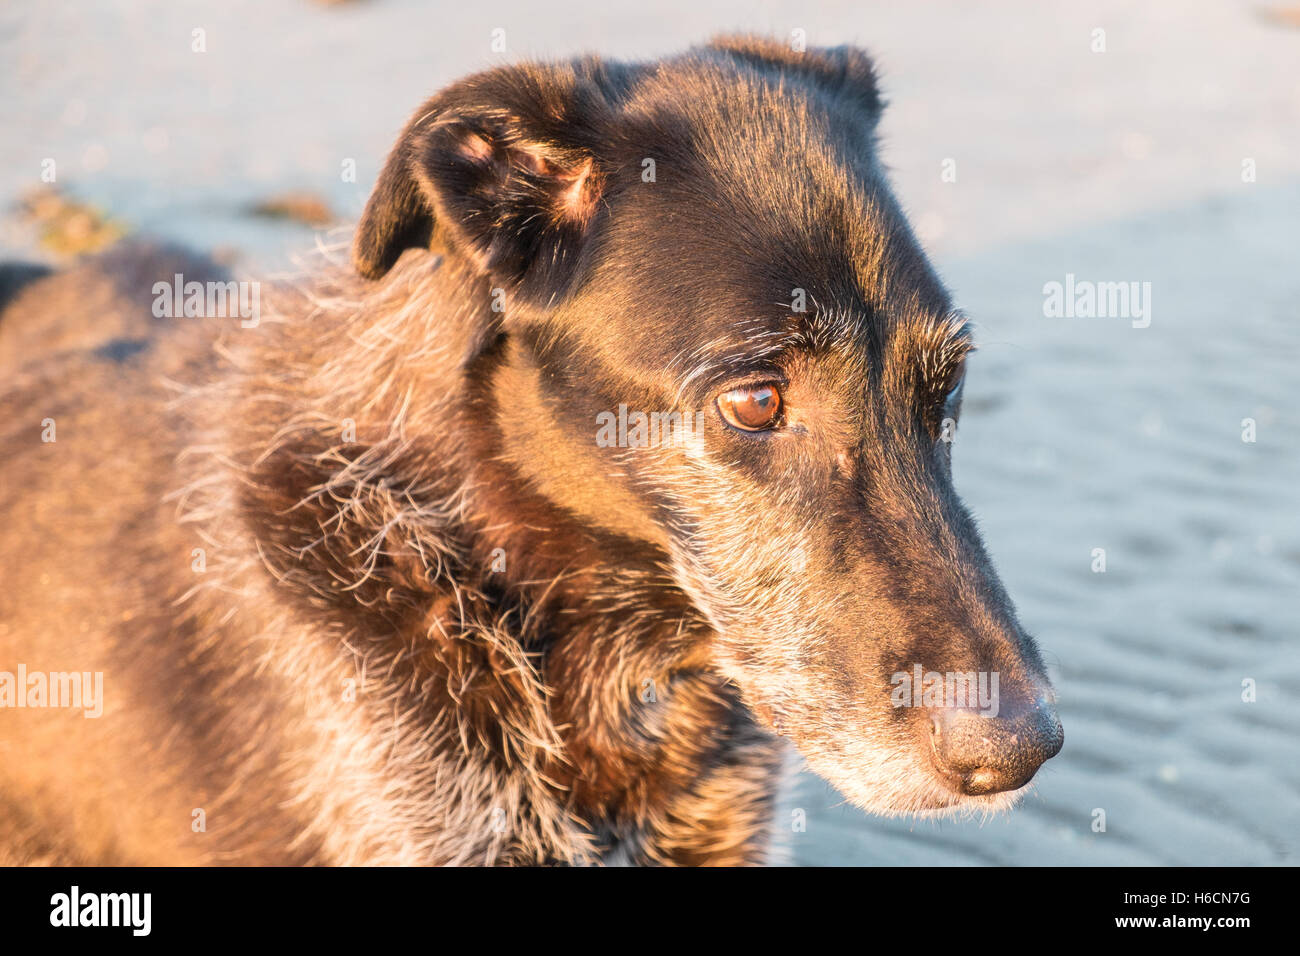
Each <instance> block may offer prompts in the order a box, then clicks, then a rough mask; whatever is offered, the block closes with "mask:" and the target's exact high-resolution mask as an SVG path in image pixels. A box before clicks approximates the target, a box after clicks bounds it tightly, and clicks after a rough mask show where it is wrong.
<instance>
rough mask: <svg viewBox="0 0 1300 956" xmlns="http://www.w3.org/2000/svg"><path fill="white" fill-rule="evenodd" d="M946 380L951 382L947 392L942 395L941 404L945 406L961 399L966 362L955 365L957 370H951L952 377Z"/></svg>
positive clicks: (964, 383)
mask: <svg viewBox="0 0 1300 956" xmlns="http://www.w3.org/2000/svg"><path fill="white" fill-rule="evenodd" d="M948 381H949V382H950V383H951V384H949V386H948V392H947V394H945V395H944V396H943V404H944V407H945V408H948V407H950V406H952V405H956V404H957V402H958V401H959V400H960V399H961V390H962V389H963V388H965V387H966V363H965V362H964V361H963V362H962V363H961V365H959V366H957V370H956V371H955V372H953V374H952V377H951V378H949V379H948Z"/></svg>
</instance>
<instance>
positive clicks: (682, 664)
mask: <svg viewBox="0 0 1300 956" xmlns="http://www.w3.org/2000/svg"><path fill="white" fill-rule="evenodd" d="M878 110H879V98H878V96H877V93H876V89H875V83H874V78H873V76H872V73H871V69H870V64H869V62H868V61H867V59H866V57H865V56H864V55H863V54H861V53H859V52H858V51H853V50H836V51H810V52H809V53H808V54H806V55H802V56H796V55H794V54H791V53H789V52H788V51H785V50H784V48H782V47H780V46H778V45H776V44H768V43H765V42H763V41H755V40H748V39H741V40H723V41H719V42H718V43H717V44H716V45H715V46H714V47H711V48H708V49H706V50H701V51H696V52H694V53H693V54H690V55H688V56H686V57H683V58H679V59H677V60H672V61H665V62H664V63H661V64H650V65H644V66H621V65H617V64H606V63H601V62H599V61H595V60H582V61H577V62H576V63H574V64H570V65H558V66H527V67H514V68H503V69H501V70H497V71H492V72H490V73H487V74H482V75H480V76H478V77H473V78H470V79H468V80H466V81H463V82H462V83H460V84H456V85H454V86H453V87H451V88H449V89H448V90H447V91H444V92H443V93H441V94H439V95H438V96H437V97H435V98H434V99H433V100H431V101H430V102H429V103H427V104H426V105H425V107H424V108H422V109H421V110H420V111H417V113H416V116H415V118H414V119H413V120H412V123H411V124H410V125H409V126H408V127H407V130H406V131H405V132H404V133H403V135H402V137H401V138H400V139H399V143H398V146H397V148H396V149H395V150H394V152H393V155H392V156H391V157H390V159H389V163H388V166H387V167H386V168H385V172H384V174H383V175H382V176H381V180H380V183H379V185H378V186H377V187H376V191H375V194H374V197H373V198H372V200H371V204H370V206H369V207H368V209H367V212H366V216H365V217H364V218H363V220H362V223H361V225H360V228H359V230H358V235H357V241H356V246H355V249H354V254H355V262H356V269H357V272H359V273H360V275H357V274H356V272H354V271H353V270H352V268H351V267H350V266H348V265H347V264H345V263H342V262H335V263H333V264H332V265H331V264H327V265H325V266H324V267H323V268H322V269H320V270H319V271H318V273H317V275H316V277H315V278H313V279H312V281H310V282H308V283H304V284H302V285H296V286H295V285H286V286H282V287H277V288H275V289H274V290H272V291H269V292H264V295H263V305H264V314H263V317H262V321H261V324H260V325H259V326H258V327H257V328H256V329H243V328H240V327H239V325H238V322H237V321H235V320H232V319H222V318H212V319H202V320H198V319H172V320H156V319H145V318H141V316H147V315H148V306H149V303H150V302H151V301H152V298H153V296H152V293H151V292H150V291H149V290H150V289H151V287H152V284H153V282H155V281H157V280H159V279H161V280H164V281H170V279H171V277H172V275H173V274H174V273H176V272H181V273H184V275H185V278H186V280H191V279H196V280H199V281H202V280H204V279H206V278H209V277H216V276H215V275H214V273H213V270H212V269H211V267H209V266H207V265H205V264H204V263H202V262H199V261H194V260H191V259H188V258H186V257H184V255H183V254H181V253H177V252H174V251H171V250H166V249H159V248H140V247H132V246H124V247H121V248H120V249H118V250H116V251H114V252H112V253H110V254H109V255H107V256H105V257H103V258H101V259H99V260H96V261H93V262H90V263H87V264H85V265H83V266H81V267H79V268H77V269H74V270H72V271H70V272H68V273H65V274H62V275H58V276H54V277H50V278H45V279H40V280H39V281H36V282H34V283H32V284H30V285H27V286H25V287H24V288H23V289H22V290H21V291H20V292H18V293H17V295H16V298H15V300H14V301H13V302H12V303H11V304H10V305H9V307H8V308H7V309H6V310H5V311H4V313H3V316H2V318H0V369H2V370H3V374H4V376H5V380H6V383H7V387H6V390H5V392H4V393H3V394H2V395H0V403H2V405H3V409H4V415H3V426H0V427H3V428H4V429H5V434H4V436H3V441H4V445H3V447H4V448H5V450H6V456H5V458H6V460H5V462H4V466H3V467H4V472H5V482H6V486H7V487H8V488H10V489H14V491H13V493H11V494H9V495H7V496H6V498H5V500H4V501H3V503H2V504H0V508H3V513H2V514H0V521H3V526H4V528H5V531H4V542H3V547H2V548H0V570H2V571H3V575H4V577H3V581H4V586H3V588H0V652H2V653H3V657H2V658H0V668H4V667H9V668H12V667H13V665H14V664H15V663H17V662H20V661H21V662H25V663H26V664H27V665H28V666H29V667H31V668H33V669H37V668H39V669H41V670H46V671H57V670H78V671H96V670H100V671H103V672H104V675H105V677H104V681H105V695H106V702H105V711H104V715H103V717H102V718H100V719H98V720H93V719H85V718H83V717H82V716H81V714H80V713H77V712H66V711H62V712H61V711H58V710H5V711H0V758H3V759H2V760H0V763H2V765H3V771H2V772H0V848H4V849H0V852H7V853H8V854H9V856H10V858H11V859H16V860H19V861H85V862H115V863H145V862H155V863H233V862H286V863H302V862H331V863H377V864H387V863H401V864H419V863H484V864H491V863H589V862H601V861H606V862H609V861H628V862H647V863H687V864H697V863H711V864H737V863H760V862H764V861H766V860H769V859H770V858H771V842H772V840H771V834H772V825H771V817H772V814H773V811H774V801H775V798H776V789H777V785H778V782H779V778H780V776H781V766H782V762H783V759H784V750H783V745H782V743H781V742H780V740H779V738H778V737H777V736H775V735H774V734H773V733H772V731H777V732H779V733H781V734H784V735H786V736H788V737H789V738H790V739H792V740H793V741H794V742H795V743H796V744H797V745H798V746H799V748H800V749H801V750H802V751H803V752H804V753H805V755H806V756H808V758H809V759H810V761H812V763H813V766H814V768H815V769H818V770H819V771H821V772H823V773H825V774H826V775H827V776H828V777H829V778H830V779H832V780H833V781H834V782H836V783H837V784H838V785H840V786H841V787H842V788H843V789H844V790H845V792H846V793H847V794H848V795H849V796H851V797H853V798H854V799H855V800H857V801H858V802H859V803H861V804H863V805H864V806H869V807H872V808H874V809H878V810H883V811H886V812H903V811H924V810H944V809H953V808H967V809H970V808H974V809H979V810H986V809H990V808H996V807H999V806H1004V805H1006V804H1007V802H1008V800H1007V798H1006V797H1005V796H1004V795H1000V796H967V795H964V794H962V793H959V792H954V791H953V790H952V788H951V785H946V784H944V783H943V780H942V779H940V776H936V775H935V774H934V772H933V771H932V770H931V769H929V763H928V758H926V757H925V756H924V754H925V749H926V748H927V747H929V746H930V744H928V743H927V742H926V737H925V736H924V734H925V733H927V732H928V729H923V730H918V727H922V726H923V727H924V728H928V724H926V725H921V724H918V723H917V720H916V719H914V718H913V716H912V715H910V714H909V715H899V714H896V713H890V712H889V707H888V700H887V693H888V684H887V682H886V681H885V680H884V679H883V678H882V677H881V675H887V674H888V673H889V669H890V668H895V669H897V668H898V667H902V666H905V665H906V664H907V662H908V661H910V660H915V659H918V657H924V658H926V660H927V662H928V663H930V664H931V665H933V664H935V663H936V660H937V658H936V655H941V656H942V660H943V661H947V662H953V663H957V664H961V665H962V666H963V667H965V668H967V669H972V670H974V669H976V668H977V667H983V666H997V667H999V668H1001V669H1002V670H1003V671H1004V672H1005V673H1006V675H1007V680H1008V681H1010V682H1011V683H1012V684H1013V685H1014V686H1015V687H1016V688H1017V693H1018V694H1019V695H1020V697H1022V698H1023V699H1024V701H1025V702H1029V703H1024V706H1033V705H1032V701H1033V700H1038V699H1041V697H1042V695H1044V694H1050V691H1049V690H1046V681H1045V678H1044V677H1043V674H1042V666H1041V662H1039V660H1038V658H1037V655H1036V651H1035V650H1034V648H1033V644H1032V641H1030V640H1029V639H1028V637H1027V636H1025V635H1023V634H1022V633H1021V632H1020V631H1019V628H1018V625H1016V623H1015V621H1014V615H1013V612H1012V611H1011V609H1010V604H1009V601H1007V600H1006V598H1005V594H1004V593H1003V592H1002V591H1001V588H1000V585H998V584H997V581H996V578H995V577H994V576H993V574H992V571H991V568H989V566H988V563H987V559H986V558H985V557H984V555H983V552H982V549H981V548H980V546H979V543H978V539H977V537H975V536H974V530H973V526H972V525H971V524H970V521H969V518H968V516H966V515H965V512H964V511H963V510H962V509H961V508H960V504H959V503H958V502H956V499H955V496H953V495H952V493H951V488H950V484H949V479H948V475H947V471H946V462H947V457H946V456H947V449H946V448H941V447H938V446H935V445H934V435H933V427H934V422H933V421H932V419H931V413H930V412H929V411H925V409H928V408H929V407H930V403H931V398H930V396H931V393H932V392H933V390H934V389H935V388H941V387H942V383H943V381H944V379H945V377H946V376H950V375H951V374H952V370H953V369H954V368H955V367H956V365H957V364H958V363H959V361H960V357H961V355H962V354H964V352H965V350H966V348H967V347H968V344H967V343H966V340H965V338H964V336H965V332H964V329H963V328H962V326H961V323H960V322H959V321H955V320H953V319H952V318H951V309H950V306H949V304H948V300H947V295H946V293H945V292H944V291H943V289H942V287H941V286H939V284H938V283H937V281H936V280H935V279H934V277H933V276H932V274H931V273H930V271H929V268H928V265H927V264H926V263H925V261H924V258H923V256H921V254H920V252H919V250H918V249H917V248H916V246H915V243H914V241H913V240H912V238H911V235H910V232H909V231H908V230H907V227H906V223H905V222H904V220H903V219H902V218H901V216H900V215H899V214H898V213H897V210H896V208H895V205H894V203H893V201H892V199H890V198H889V195H888V192H887V190H885V188H884V187H883V184H882V182H881V180H880V177H879V172H878V168H877V166H876V163H875V160H874V158H873V155H872V144H871V137H872V129H873V127H874V124H875V120H876V116H877V114H878ZM643 156H656V157H657V161H658V170H659V179H658V182H656V183H653V184H647V183H645V182H644V181H643V180H642V178H641V170H642V165H641V158H642V157H643ZM720 218H721V220H722V221H724V222H725V223H726V229H725V230H724V231H723V232H719V230H718V228H717V224H718V222H719V219H720ZM682 248H686V249H689V250H691V260H692V261H691V262H689V263H688V262H682V261H678V258H677V256H678V252H679V250H681V249H682ZM403 253H405V254H403ZM796 286H798V287H803V288H806V289H807V290H808V292H809V295H810V300H811V301H812V302H813V303H815V304H816V308H814V309H812V310H811V312H812V314H811V315H809V316H808V317H807V321H806V323H804V324H800V321H801V320H800V321H793V320H799V317H798V316H792V315H791V314H790V312H789V310H788V308H784V307H779V306H778V307H776V308H775V309H774V307H773V303H780V302H781V301H783V300H788V298H789V295H790V290H791V289H792V288H794V287H796ZM498 290H499V291H498ZM503 300H504V301H505V303H506V308H505V311H504V312H500V313H498V312H495V311H493V305H494V303H499V302H501V301H503ZM89 304H93V308H88V307H87V306H88V305H89ZM742 353H747V354H745V355H744V356H743V362H744V363H747V364H745V367H746V368H753V367H756V363H759V364H761V363H764V362H766V363H768V365H772V364H773V363H775V364H776V365H777V366H778V367H779V368H777V369H776V370H774V371H773V372H772V373H771V374H773V375H775V374H777V373H778V371H779V374H780V376H781V377H782V378H783V379H788V382H787V385H786V394H787V403H788V405H789V406H790V408H791V419H790V423H789V424H790V429H789V431H788V432H782V433H780V434H776V433H774V434H773V435H771V436H769V437H765V438H762V439H759V441H760V442H764V443H765V444H762V445H760V444H758V443H757V442H755V441H754V440H752V439H750V438H748V437H745V438H740V437H738V436H736V435H733V434H730V433H728V432H727V430H726V427H725V426H723V425H721V424H720V423H717V422H714V421H713V420H712V419H710V424H709V426H708V428H709V431H708V433H707V434H706V436H705V437H704V439H703V441H704V445H703V446H693V447H690V448H686V449H681V448H656V449H645V450H628V449H612V450H610V449H597V448H596V447H595V443H594V442H593V441H592V437H591V436H592V434H593V433H594V431H595V426H594V424H593V422H594V420H595V419H594V414H595V413H596V412H598V411H600V410H602V409H610V408H615V407H617V405H618V404H619V402H620V401H625V402H626V403H627V404H628V405H630V406H632V407H637V408H646V409H652V408H664V409H668V408H672V409H685V410H690V409H693V408H698V407H700V406H701V404H703V403H704V402H706V401H709V399H708V395H709V394H710V393H709V392H708V391H707V389H709V388H716V387H718V382H719V381H720V380H719V379H716V378H715V377H716V376H717V375H719V374H721V373H720V371H719V369H720V368H721V367H722V366H724V365H727V363H734V362H736V361H737V360H738V356H741V355H742ZM765 367H766V366H765ZM700 389H705V391H703V392H700V391H699V390H700ZM939 394H940V395H942V391H941V392H940V393H939ZM846 395H847V396H849V399H848V400H842V399H843V397H844V396H846ZM882 395H883V396H884V397H883V398H882V397H879V396H882ZM889 402H893V403H894V404H889ZM859 403H861V404H860V405H859ZM918 409H921V410H920V411H918ZM44 419H54V420H55V422H56V423H57V441H55V442H53V443H48V442H42V441H41V440H40V432H41V426H40V423H41V422H42V420H44ZM353 432H354V433H355V434H353ZM866 436H874V438H875V439H876V440H872V441H867V440H865V438H866ZM927 436H928V437H927ZM738 441H740V442H743V444H734V443H736V442H738ZM793 441H801V442H804V444H802V445H800V446H798V448H795V447H794V446H791V445H790V444H789V443H790V442H793ZM766 454H774V455H786V456H789V455H793V457H789V458H788V459H782V460H781V461H780V462H778V463H772V462H771V461H770V460H769V461H768V463H767V464H762V463H761V461H760V459H759V458H757V457H756V456H759V455H766ZM771 475H778V476H783V479H784V480H789V481H792V482H794V483H793V484H790V485H788V486H786V487H785V488H784V490H782V489H781V488H774V487H773V486H771V484H770V481H771V478H770V476H771ZM764 502H767V503H768V504H767V506H766V507H755V506H756V505H760V504H762V503H764ZM846 516H847V517H846ZM822 521H826V522H829V523H828V524H827V525H825V526H823V525H822V524H821V522H822ZM195 548H201V549H203V552H204V556H205V560H206V570H204V571H202V572H196V571H194V570H192V569H191V564H192V561H193V551H194V549H195ZM796 549H800V550H803V551H806V552H807V553H808V554H809V571H808V573H799V574H792V573H791V572H790V570H789V569H788V567H786V566H785V565H784V562H785V561H786V559H787V557H788V555H789V553H790V552H791V551H792V550H796ZM502 558H504V562H505V564H504V569H502V568H501V566H500V561H501V559H502ZM846 582H852V586H847V585H846ZM864 635H876V636H875V637H871V638H870V639H868V640H865V641H864V640H863V637H864ZM927 655H928V656H927ZM349 681H353V682H355V688H356V693H355V700H352V699H350V696H351V695H350V694H349V693H346V691H347V690H348V688H349V685H348V683H347V682H349ZM882 686H883V690H882ZM1052 719H1053V720H1054V718H1052ZM1057 732H1058V733H1059V725H1058V727H1057ZM918 734H920V736H919V737H918ZM918 740H919V741H920V743H918V742H917V741H918ZM1056 746H1057V747H1059V741H1058V742H1057V744H1056ZM1053 752H1054V751H1053ZM918 754H919V755H920V756H918ZM1049 756H1050V754H1049ZM1016 759H1017V760H1021V759H1024V760H1027V759H1029V758H1028V757H1026V756H1025V755H1024V754H1020V753H1018V754H1017V755H1016ZM1036 759H1041V756H1040V757H1038V758H1036ZM1034 766H1037V763H1036V762H1035V763H1034ZM1029 773H1030V774H1032V769H1030V770H1029ZM1020 776H1023V774H1021V775H1020ZM1017 779H1019V777H1018V778H1017ZM1019 785H1020V784H1019V783H1017V784H1016V786H1017V787H1018V786H1019ZM972 792H973V791H972ZM200 809H201V810H202V811H203V812H204V815H205V818H206V830H204V831H202V832H195V831H194V830H193V829H192V827H191V822H192V820H193V819H194V811H195V810H200Z"/></svg>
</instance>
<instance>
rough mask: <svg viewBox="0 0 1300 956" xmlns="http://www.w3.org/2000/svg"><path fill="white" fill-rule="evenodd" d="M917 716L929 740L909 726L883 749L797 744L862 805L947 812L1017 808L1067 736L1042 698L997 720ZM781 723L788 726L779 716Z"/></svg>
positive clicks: (887, 811) (896, 811)
mask: <svg viewBox="0 0 1300 956" xmlns="http://www.w3.org/2000/svg"><path fill="white" fill-rule="evenodd" d="M1039 705H1041V706H1039ZM769 713H770V711H769ZM917 717H918V718H923V719H924V721H925V722H926V723H927V726H928V732H927V736H926V739H923V740H918V739H917V737H916V736H915V735H914V733H912V732H910V729H909V732H908V733H906V734H905V735H902V736H900V737H895V738H894V739H893V740H891V741H890V742H889V743H888V744H886V745H885V747H884V748H883V749H882V748H880V747H879V746H877V745H873V744H872V743H870V742H868V741H867V740H866V739H864V738H861V737H859V738H857V739H853V740H852V741H851V742H849V743H843V742H842V741H840V740H834V741H832V740H822V741H819V742H809V741H807V740H803V741H797V742H796V746H797V747H798V749H799V750H800V752H801V753H802V754H803V756H804V758H805V759H806V761H807V763H808V765H809V768H810V769H811V770H813V771H814V772H815V773H817V774H818V775H819V776H821V777H823V778H824V779H825V780H827V782H829V783H830V784H831V785H833V786H834V787H835V788H836V789H838V790H839V791H840V792H841V793H842V794H843V795H844V796H845V797H847V798H848V799H849V801H850V802H852V803H853V804H855V805H856V806H857V807H859V808H860V809H862V810H865V811H867V812H869V813H875V814H880V815H883V816H903V815H912V816H918V817H942V816H966V815H984V816H989V815H993V814H996V813H999V812H1003V811H1006V810H1010V809H1011V808H1012V807H1014V806H1015V805H1016V804H1017V803H1018V802H1019V801H1020V799H1021V798H1022V797H1023V796H1024V795H1025V794H1026V793H1028V792H1029V790H1030V789H1031V788H1032V786H1033V779H1034V777H1035V775H1036V774H1037V772H1038V770H1039V769H1040V768H1041V767H1042V765H1043V764H1044V763H1045V762H1046V761H1047V760H1049V759H1051V758H1052V757H1053V756H1055V755H1056V754H1057V753H1058V752H1059V751H1060V749H1061V746H1062V744H1063V742H1064V734H1063V732H1062V730H1061V726H1060V721H1059V720H1058V719H1057V717H1056V711H1055V709H1054V708H1052V707H1051V705H1050V704H1045V703H1044V702H1043V701H1041V700H1040V701H1038V702H1036V706H1035V707H1033V708H1030V709H1026V710H1024V711H1022V712H1020V713H1013V714H1010V715H1008V716H1005V717H998V718H993V717H983V716H980V715H978V714H977V713H976V714H972V713H968V712H949V711H945V710H939V711H937V712H933V711H931V712H926V713H924V714H918V715H917ZM974 721H979V723H975V722H974ZM918 722H919V721H918ZM774 729H777V730H778V732H781V724H780V722H779V721H778V722H776V725H775V727H774ZM791 736H796V735H791Z"/></svg>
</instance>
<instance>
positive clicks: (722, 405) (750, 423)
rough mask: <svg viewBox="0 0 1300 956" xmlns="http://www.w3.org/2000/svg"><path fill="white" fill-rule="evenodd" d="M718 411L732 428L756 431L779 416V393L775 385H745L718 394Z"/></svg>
mask: <svg viewBox="0 0 1300 956" xmlns="http://www.w3.org/2000/svg"><path fill="white" fill-rule="evenodd" d="M718 411H719V412H720V413H721V414H722V418H723V420H724V421H726V423H727V424H728V425H730V426H732V427H733V428H739V429H740V430H741V431H747V432H758V431H762V430H763V429H765V428H772V427H774V426H775V425H776V424H777V422H778V421H779V420H780V418H781V393H780V391H778V390H777V387H776V386H775V385H745V386H742V387H741V388H733V389H731V391H729V392H723V393H722V394H721V395H719V396H718Z"/></svg>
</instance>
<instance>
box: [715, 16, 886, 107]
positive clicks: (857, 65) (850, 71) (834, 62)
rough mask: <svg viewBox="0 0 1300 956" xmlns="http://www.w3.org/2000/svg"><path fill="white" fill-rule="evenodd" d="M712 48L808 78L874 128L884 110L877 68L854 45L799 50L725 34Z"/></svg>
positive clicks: (756, 38)
mask: <svg viewBox="0 0 1300 956" xmlns="http://www.w3.org/2000/svg"><path fill="white" fill-rule="evenodd" d="M709 47H710V49H714V50H718V51H720V52H723V53H728V54H730V55H732V56H734V57H735V58H736V59H738V60H741V61H743V62H746V63H749V64H751V65H753V66H758V67H761V68H765V69H770V70H774V71H776V72H779V73H787V74H789V73H793V74H798V75H800V76H803V77H806V78H807V79H809V80H811V81H812V82H814V83H816V84H817V85H818V86H819V87H820V88H821V89H822V90H824V91H825V92H827V93H829V94H831V95H832V96H836V97H840V98H842V99H844V100H846V101H848V102H849V103H851V104H852V105H853V106H855V107H857V108H858V109H860V110H861V111H862V113H863V116H864V118H866V119H867V121H868V122H869V124H870V125H872V126H874V125H875V123H876V121H877V120H878V119H879V118H880V113H881V110H883V109H884V106H885V104H884V101H883V100H882V99H881V97H880V87H879V86H878V84H877V81H876V68H875V65H874V64H873V63H872V62H871V57H870V56H868V55H867V53H866V51H865V50H860V49H858V48H857V47H854V46H837V47H814V48H812V49H808V50H802V51H801V50H795V49H792V48H791V47H790V46H789V44H786V43H782V42H781V41H779V40H775V39H772V38H770V37H758V36H747V35H723V36H717V37H714V38H713V39H712V40H711V41H709Z"/></svg>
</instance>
